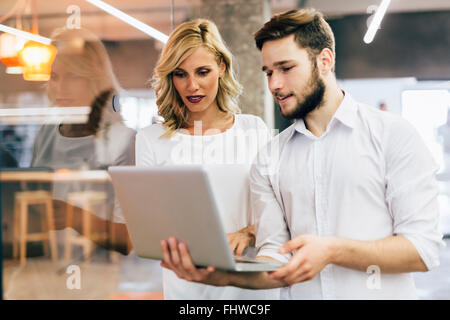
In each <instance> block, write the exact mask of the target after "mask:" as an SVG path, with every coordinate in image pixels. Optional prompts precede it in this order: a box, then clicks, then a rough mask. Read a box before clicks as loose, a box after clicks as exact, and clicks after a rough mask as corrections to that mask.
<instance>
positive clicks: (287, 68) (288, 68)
mask: <svg viewBox="0 0 450 320" xmlns="http://www.w3.org/2000/svg"><path fill="white" fill-rule="evenodd" d="M292 68H293V67H286V68H283V72H288V71H289V70H291V69H292Z"/></svg>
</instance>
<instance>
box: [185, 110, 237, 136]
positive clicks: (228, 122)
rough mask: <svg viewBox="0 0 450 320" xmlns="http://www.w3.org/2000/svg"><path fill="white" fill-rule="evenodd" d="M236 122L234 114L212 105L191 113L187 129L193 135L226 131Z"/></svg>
mask: <svg viewBox="0 0 450 320" xmlns="http://www.w3.org/2000/svg"><path fill="white" fill-rule="evenodd" d="M233 123H234V115H233V114H231V113H228V112H224V111H221V110H219V108H218V107H215V108H214V107H210V108H208V109H207V110H205V111H202V112H191V113H189V118H188V123H187V127H186V129H187V130H189V133H190V134H191V135H209V134H217V133H220V132H224V131H226V130H228V129H229V128H231V127H232V126H233Z"/></svg>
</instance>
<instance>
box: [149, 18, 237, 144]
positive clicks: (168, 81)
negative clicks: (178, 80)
mask: <svg viewBox="0 0 450 320" xmlns="http://www.w3.org/2000/svg"><path fill="white" fill-rule="evenodd" d="M199 47H204V48H207V49H208V50H210V52H211V53H212V54H214V56H215V57H216V61H217V64H218V65H220V63H221V62H223V63H224V64H225V72H224V74H223V76H222V77H221V78H220V79H219V88H218V91H217V96H216V101H217V106H218V107H219V109H220V110H221V111H223V112H230V113H240V112H241V111H240V108H239V106H238V104H237V98H238V96H239V95H240V94H241V91H242V87H241V85H240V84H239V82H238V81H237V80H236V77H235V75H234V71H233V68H232V55H231V53H230V51H229V50H228V49H227V47H226V46H225V44H224V42H223V40H222V37H221V36H220V33H219V30H218V29H217V27H216V25H215V24H214V23H213V22H211V21H209V20H206V19H196V20H193V21H188V22H184V23H182V24H181V25H179V26H178V27H177V28H176V29H175V30H174V31H173V32H172V33H171V35H170V37H169V40H168V41H167V43H166V45H165V46H164V49H163V51H162V53H161V57H160V59H159V61H158V63H157V65H156V68H155V72H154V76H153V78H152V84H153V87H154V89H155V92H156V97H157V98H156V104H157V105H158V112H159V115H160V116H162V117H163V118H164V123H163V124H164V126H165V127H166V128H167V131H166V132H165V133H164V134H163V137H170V136H171V135H172V134H173V133H174V132H175V130H177V129H179V128H184V127H186V125H187V120H188V119H187V118H188V110H187V108H186V107H185V105H184V103H183V100H182V99H181V97H180V95H179V94H178V92H177V91H176V89H175V86H174V84H173V81H172V73H173V71H174V70H175V69H176V68H177V67H178V66H179V65H180V64H181V63H182V62H183V61H184V60H185V59H186V58H187V57H189V56H190V55H191V54H192V53H193V52H194V50H195V49H197V48H199Z"/></svg>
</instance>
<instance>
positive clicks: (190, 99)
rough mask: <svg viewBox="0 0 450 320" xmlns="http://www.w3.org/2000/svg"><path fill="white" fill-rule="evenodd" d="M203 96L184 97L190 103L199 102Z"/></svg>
mask: <svg viewBox="0 0 450 320" xmlns="http://www.w3.org/2000/svg"><path fill="white" fill-rule="evenodd" d="M204 97H205V96H187V97H186V98H187V99H188V101H189V102H190V103H199V102H200V101H202V100H203V98H204Z"/></svg>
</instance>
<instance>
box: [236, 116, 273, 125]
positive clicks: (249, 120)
mask: <svg viewBox="0 0 450 320" xmlns="http://www.w3.org/2000/svg"><path fill="white" fill-rule="evenodd" d="M236 124H237V125H238V126H239V127H243V128H261V129H267V125H266V123H265V122H264V121H263V119H261V118H260V117H258V116H255V115H253V114H242V113H240V114H236Z"/></svg>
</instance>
